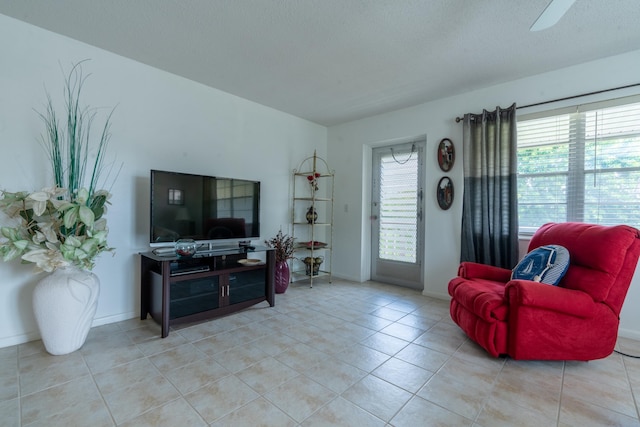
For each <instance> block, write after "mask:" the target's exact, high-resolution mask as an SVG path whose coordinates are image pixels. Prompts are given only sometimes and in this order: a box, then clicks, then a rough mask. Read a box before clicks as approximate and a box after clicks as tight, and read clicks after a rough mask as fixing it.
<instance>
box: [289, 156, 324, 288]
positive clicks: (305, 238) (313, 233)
mask: <svg viewBox="0 0 640 427" xmlns="http://www.w3.org/2000/svg"><path fill="white" fill-rule="evenodd" d="M333 184H334V171H333V170H331V169H329V166H328V165H327V162H326V161H325V160H324V159H322V158H320V157H318V156H316V153H315V151H314V153H313V156H311V157H307V158H306V159H304V160H303V161H302V162H301V163H300V166H299V167H298V168H297V169H294V170H293V207H292V210H291V212H292V219H291V223H292V230H293V231H292V237H293V238H294V241H295V242H296V243H295V244H296V246H295V256H294V258H293V259H292V261H291V262H292V268H291V271H292V274H291V280H292V281H297V280H309V286H310V287H313V282H314V280H316V279H318V278H321V277H323V278H327V279H328V281H329V283H331V267H332V252H333V248H332V246H333ZM310 210H311V212H309V211H310ZM313 212H316V213H317V218H316V215H314V214H313ZM313 242H316V243H313ZM317 260H322V261H321V263H320V264H319V267H318V266H317V265H316V264H317ZM314 266H315V268H314Z"/></svg>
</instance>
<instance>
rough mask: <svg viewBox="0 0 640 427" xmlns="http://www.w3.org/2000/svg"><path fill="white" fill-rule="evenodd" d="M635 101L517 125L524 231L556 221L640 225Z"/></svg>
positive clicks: (639, 123)
mask: <svg viewBox="0 0 640 427" xmlns="http://www.w3.org/2000/svg"><path fill="white" fill-rule="evenodd" d="M633 101H635V102H631V103H629V99H622V100H619V104H620V105H612V102H611V101H609V102H608V103H607V106H606V107H602V104H599V105H582V106H577V107H576V108H574V109H573V112H568V111H567V109H564V110H562V111H556V112H553V111H551V112H548V113H547V114H546V115H545V114H541V113H537V114H536V115H535V116H531V117H527V116H522V117H521V118H519V119H518V220H519V224H520V232H521V233H525V234H526V233H532V232H534V231H535V230H536V229H537V228H538V227H540V226H541V225H542V224H544V223H546V222H550V221H553V222H565V221H584V222H590V223H597V224H605V225H615V224H628V225H632V226H634V227H640V102H638V99H637V98H636V99H634V100H633ZM594 106H595V107H600V108H594Z"/></svg>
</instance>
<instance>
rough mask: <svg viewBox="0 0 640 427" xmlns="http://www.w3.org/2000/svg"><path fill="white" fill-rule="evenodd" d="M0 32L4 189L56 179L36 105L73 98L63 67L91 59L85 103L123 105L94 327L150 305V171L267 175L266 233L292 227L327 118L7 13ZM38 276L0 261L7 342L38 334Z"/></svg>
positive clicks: (0, 335)
mask: <svg viewBox="0 0 640 427" xmlns="http://www.w3.org/2000/svg"><path fill="white" fill-rule="evenodd" d="M0 40H2V43H0V58H2V66H1V67H0V147H1V148H2V150H1V151H0V153H1V154H0V156H1V157H0V159H1V167H0V188H2V189H5V190H8V191H19V190H35V189H39V188H41V187H43V186H45V185H51V179H49V176H50V175H49V174H50V171H49V167H48V161H47V159H46V156H45V153H44V150H43V149H42V147H41V146H40V145H39V143H38V137H39V135H40V133H41V132H42V130H43V126H42V123H41V122H40V120H39V118H38V116H37V114H36V113H35V112H34V108H35V109H38V110H40V111H42V107H43V105H44V102H45V100H46V98H45V92H44V87H45V86H46V88H47V89H48V90H49V92H50V93H51V95H52V97H53V98H54V101H62V84H63V79H64V74H63V72H62V70H61V67H62V68H64V71H65V72H68V71H69V69H70V65H71V64H73V63H75V62H78V61H80V60H83V59H86V58H90V59H91V61H88V62H87V63H85V64H84V71H85V73H87V74H88V73H91V74H92V75H91V77H90V78H89V80H88V81H87V83H86V85H85V87H84V100H85V102H86V103H87V104H89V105H91V106H92V107H106V108H105V109H104V111H109V108H108V107H112V106H115V105H117V109H116V111H115V114H114V115H113V119H112V121H113V127H112V134H113V136H112V140H111V145H110V147H109V151H108V155H112V156H114V157H115V158H116V162H118V163H120V162H122V163H123V164H124V167H123V169H122V171H121V173H120V175H119V177H118V179H117V181H116V183H115V186H114V187H113V189H112V192H113V198H112V200H111V202H112V206H111V207H110V208H109V211H108V214H107V219H108V223H109V228H110V238H109V243H110V245H111V246H114V247H115V248H116V253H115V256H113V257H112V256H110V255H109V254H106V255H102V256H101V258H100V259H99V260H98V264H97V267H96V269H95V270H94V271H95V273H96V274H97V275H98V276H99V277H100V279H101V282H102V283H101V294H100V300H99V305H98V311H97V314H96V320H95V321H94V325H98V324H104V323H110V322H114V321H118V320H123V319H128V318H132V317H136V316H138V315H139V304H140V298H139V289H140V285H139V268H138V263H139V260H138V256H137V253H138V252H140V251H144V250H147V249H148V228H149V221H148V216H149V212H148V204H149V194H148V193H149V170H150V169H164V170H173V171H181V172H191V173H202V174H211V175H218V176H226V177H238V178H248V179H255V180H260V181H261V182H262V199H261V203H262V209H261V221H262V230H261V234H262V239H261V240H260V242H261V241H262V240H264V238H268V237H271V236H272V235H274V234H275V233H276V232H277V230H278V229H279V228H280V227H281V226H282V228H283V230H284V231H287V230H288V224H289V222H290V201H289V200H290V199H289V197H290V194H289V193H290V188H289V187H290V181H291V179H290V173H291V171H292V169H293V168H295V167H297V166H298V164H299V162H300V160H302V159H303V158H305V157H308V156H310V155H312V154H313V150H314V149H317V150H318V155H320V156H326V147H327V130H326V128H325V127H322V126H318V125H316V124H313V123H310V122H308V121H305V120H302V119H299V118H296V117H293V116H291V115H288V114H284V113H282V112H279V111H276V110H273V109H271V108H267V107H265V106H262V105H259V104H256V103H253V102H249V101H247V100H244V99H241V98H238V97H236V96H232V95H229V94H227V93H224V92H221V91H218V90H215V89H211V88H208V87H205V86H203V85H200V84H198V83H195V82H192V81H189V80H186V79H183V78H180V77H177V76H175V75H172V74H169V73H166V72H163V71H160V70H157V69H154V68H151V67H148V66H146V65H143V64H140V63H138V62H135V61H132V60H129V59H126V58H123V57H120V56H117V55H114V54H112V53H109V52H106V51H104V50H100V49H97V48H94V47H91V46H88V45H86V44H83V43H80V42H77V41H74V40H71V39H69V38H66V37H63V36H60V35H57V34H54V33H51V32H48V31H46V30H43V29H40V28H37V27H34V26H31V25H28V24H25V23H23V22H20V21H17V20H14V19H12V18H9V17H6V16H3V15H0ZM100 123H102V122H100ZM37 280H38V276H36V275H33V274H32V273H31V267H30V266H24V265H20V263H19V262H11V263H3V262H0V325H2V327H0V347H5V346H9V345H13V344H17V343H22V342H26V341H29V340H32V339H37V338H38V332H37V328H36V325H35V320H34V318H33V314H32V309H31V292H32V290H33V287H34V285H35V282H36V281H37Z"/></svg>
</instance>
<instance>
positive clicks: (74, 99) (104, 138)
mask: <svg viewBox="0 0 640 427" xmlns="http://www.w3.org/2000/svg"><path fill="white" fill-rule="evenodd" d="M83 62H85V61H81V62H78V63H77V64H75V65H74V66H73V67H72V69H71V71H70V72H69V74H68V76H67V78H66V80H65V86H64V97H65V113H66V116H67V117H66V119H67V120H66V125H65V124H63V123H61V122H60V121H59V120H58V117H57V115H56V109H55V107H54V105H53V101H52V99H51V96H50V95H49V94H48V93H47V104H46V109H45V112H44V113H40V112H38V114H39V116H40V118H41V119H42V121H43V122H44V125H45V133H44V135H42V137H41V141H42V144H43V146H44V147H45V150H46V151H47V154H48V156H49V159H50V160H51V166H52V169H53V177H54V180H55V184H56V185H57V186H58V187H60V188H66V189H68V190H69V193H70V194H71V195H74V194H77V193H78V191H79V190H80V189H81V188H86V189H87V190H88V192H89V199H91V198H92V197H93V194H94V193H95V191H96V190H97V188H98V185H99V184H100V183H99V179H100V176H101V174H102V173H103V172H104V153H105V151H106V149H107V145H108V143H109V139H110V138H111V133H110V129H111V116H112V115H113V112H114V110H115V109H112V110H111V112H110V113H109V115H108V116H107V118H106V120H105V122H104V125H103V127H102V132H101V134H100V138H99V139H97V142H94V140H93V139H92V135H91V133H92V126H93V123H94V120H95V119H96V116H97V109H95V108H89V107H85V106H82V105H81V103H80V99H81V94H82V88H83V86H84V83H85V81H86V80H87V78H88V77H89V76H88V75H87V76H85V75H84V74H83V70H82V63H83ZM92 148H94V149H95V151H94V152H95V159H94V161H93V164H92V165H91V178H90V180H89V185H88V186H85V174H86V171H87V166H88V163H89V153H90V151H91V149H92Z"/></svg>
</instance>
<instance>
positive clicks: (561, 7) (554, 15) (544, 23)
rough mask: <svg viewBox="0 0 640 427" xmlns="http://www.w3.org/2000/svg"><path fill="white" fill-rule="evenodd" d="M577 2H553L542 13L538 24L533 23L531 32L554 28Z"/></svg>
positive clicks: (555, 0)
mask: <svg viewBox="0 0 640 427" xmlns="http://www.w3.org/2000/svg"><path fill="white" fill-rule="evenodd" d="M575 1H576V0H551V3H549V4H548V5H547V7H546V8H545V9H544V10H543V11H542V13H541V14H540V16H539V17H538V19H536V22H534V23H533V25H532V26H531V28H529V31H541V30H546V29H547V28H549V27H552V26H554V25H555V24H556V23H557V22H558V21H559V20H560V18H562V17H563V16H564V14H565V13H567V10H569V8H570V7H571V5H573V3H574V2H575Z"/></svg>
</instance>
